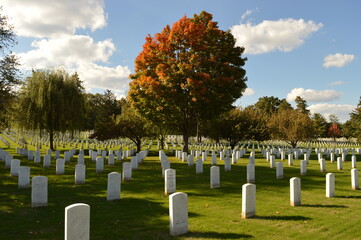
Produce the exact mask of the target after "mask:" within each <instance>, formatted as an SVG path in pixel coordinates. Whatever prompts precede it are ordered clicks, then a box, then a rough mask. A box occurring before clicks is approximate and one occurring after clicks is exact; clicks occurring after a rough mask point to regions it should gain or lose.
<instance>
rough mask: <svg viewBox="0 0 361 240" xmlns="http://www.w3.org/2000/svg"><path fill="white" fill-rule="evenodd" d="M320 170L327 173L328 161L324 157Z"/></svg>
mask: <svg viewBox="0 0 361 240" xmlns="http://www.w3.org/2000/svg"><path fill="white" fill-rule="evenodd" d="M320 171H321V172H323V173H325V172H326V161H325V159H324V158H321V160H320Z"/></svg>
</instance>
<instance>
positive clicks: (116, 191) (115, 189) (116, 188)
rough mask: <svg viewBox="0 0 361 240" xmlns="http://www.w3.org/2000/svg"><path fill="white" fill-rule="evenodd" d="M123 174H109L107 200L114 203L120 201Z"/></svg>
mask: <svg viewBox="0 0 361 240" xmlns="http://www.w3.org/2000/svg"><path fill="white" fill-rule="evenodd" d="M120 182H121V174H120V173H117V172H111V173H109V174H108V187H107V200H108V201H112V200H116V199H120Z"/></svg>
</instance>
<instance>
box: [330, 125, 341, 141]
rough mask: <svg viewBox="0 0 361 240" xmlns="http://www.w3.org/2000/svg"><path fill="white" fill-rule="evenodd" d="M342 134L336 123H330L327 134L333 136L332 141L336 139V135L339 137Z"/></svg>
mask: <svg viewBox="0 0 361 240" xmlns="http://www.w3.org/2000/svg"><path fill="white" fill-rule="evenodd" d="M341 135H342V133H341V129H340V127H339V126H338V124H337V123H332V124H331V126H330V128H329V129H328V136H330V137H332V138H333V141H336V137H340V136H341Z"/></svg>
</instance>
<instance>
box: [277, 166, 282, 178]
mask: <svg viewBox="0 0 361 240" xmlns="http://www.w3.org/2000/svg"><path fill="white" fill-rule="evenodd" d="M276 178H277V179H282V178H283V162H277V163H276Z"/></svg>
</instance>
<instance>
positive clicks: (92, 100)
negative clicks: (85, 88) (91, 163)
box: [87, 90, 122, 140]
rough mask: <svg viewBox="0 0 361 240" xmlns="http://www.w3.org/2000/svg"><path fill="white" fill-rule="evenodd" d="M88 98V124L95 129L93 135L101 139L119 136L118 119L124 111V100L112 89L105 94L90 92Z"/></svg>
mask: <svg viewBox="0 0 361 240" xmlns="http://www.w3.org/2000/svg"><path fill="white" fill-rule="evenodd" d="M87 99H88V103H87V116H88V124H89V125H90V126H89V128H90V129H92V127H93V129H94V133H93V134H92V135H91V137H92V138H97V139H99V140H106V139H112V138H116V137H118V136H119V132H118V131H119V130H118V128H117V126H116V125H117V123H116V119H117V116H118V115H120V114H121V112H122V101H121V100H117V99H116V97H115V95H114V93H113V92H112V91H110V90H106V91H105V92H104V94H99V93H97V94H94V95H93V94H88V95H87Z"/></svg>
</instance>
